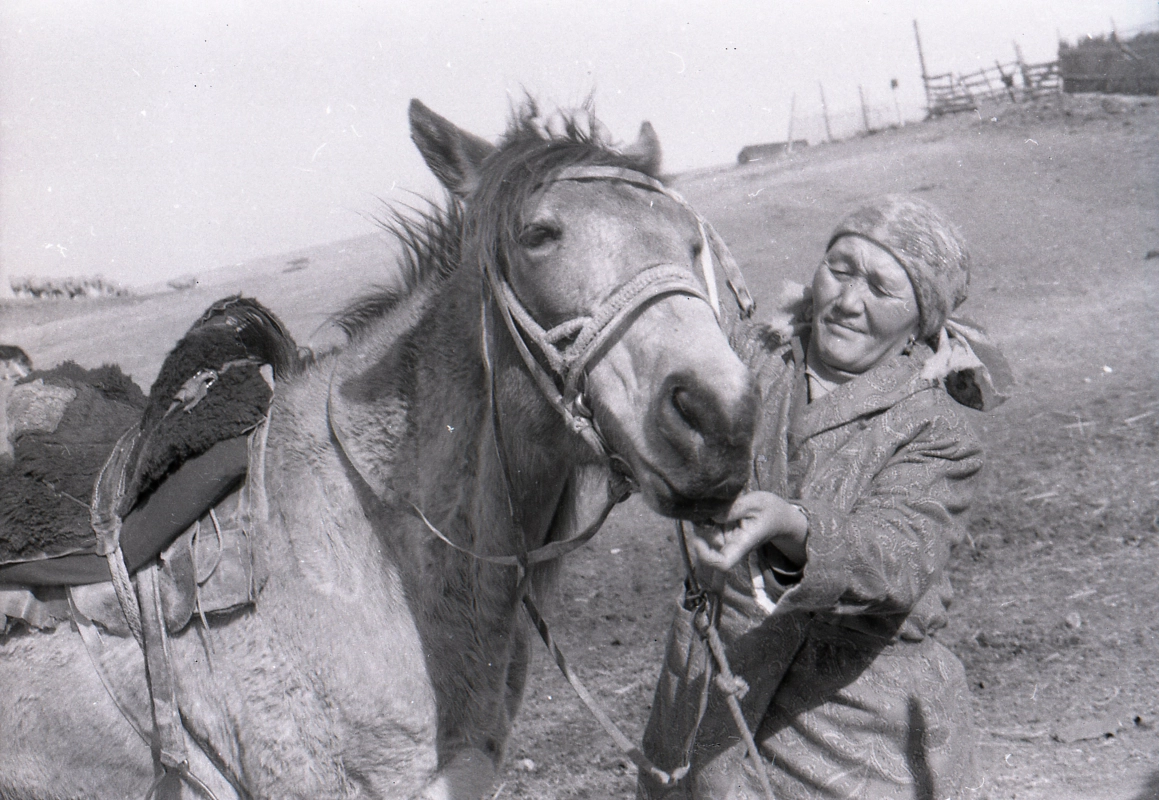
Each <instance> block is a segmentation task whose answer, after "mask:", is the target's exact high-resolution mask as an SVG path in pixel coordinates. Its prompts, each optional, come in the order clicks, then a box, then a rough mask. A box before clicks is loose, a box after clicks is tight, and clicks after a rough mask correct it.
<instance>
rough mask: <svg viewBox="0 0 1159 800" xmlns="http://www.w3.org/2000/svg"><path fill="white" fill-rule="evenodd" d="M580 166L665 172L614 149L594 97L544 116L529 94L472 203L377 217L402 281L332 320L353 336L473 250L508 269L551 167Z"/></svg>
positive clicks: (452, 201) (451, 201)
mask: <svg viewBox="0 0 1159 800" xmlns="http://www.w3.org/2000/svg"><path fill="white" fill-rule="evenodd" d="M579 165H593V166H597V165H598V166H615V167H626V168H629V169H633V170H637V171H642V172H645V173H646V174H648V175H649V176H650V177H653V178H655V177H658V176H657V175H655V174H653V171H652V170H651V169H650V168H649V167H647V166H644V165H641V164H640V163H639V162H638V161H637V160H635V159H633V158H632V157H630V156H626V155H624V154H623V153H621V152H619V151H617V150H615V149H613V147H612V144H611V143H610V141H609V139H608V136H607V134H606V133H605V131H604V128H603V126H602V124H601V123H600V122H599V121H598V120H597V119H596V117H595V114H594V113H593V111H592V109H591V105H590V103H586V104H585V105H584V106H583V107H582V108H580V109H579V110H576V111H559V112H556V113H555V114H552V115H549V116H544V115H542V114H541V113H540V111H539V108H538V106H537V104H536V103H535V102H534V101H533V100H530V99H528V100H526V101H525V102H524V103H523V104H522V105H521V106H519V107H518V108H515V109H513V110H512V113H511V118H510V120H509V122H508V127H507V131H506V132H505V133H504V134H503V136H502V137H501V138H500V142H499V146H498V148H497V149H496V151H495V152H494V153H493V154H492V155H491V156H489V157H488V158H487V160H486V161H485V162H484V164H483V168H482V170H481V175H480V176H479V177H480V182H479V186H478V188H477V189H476V191H475V192H474V194H473V195H472V196H471V198H470V199H469V201H468V202H467V203H466V205H464V203H463V202H461V201H460V200H458V199H457V198H456V197H454V196H453V195H450V194H448V196H447V198H446V200H445V201H444V203H443V204H442V205H439V204H437V203H434V202H431V201H426V207H423V208H415V207H413V206H402V207H387V208H386V210H385V213H384V214H383V215H382V216H375V217H372V219H373V221H374V222H375V223H376V224H378V225H379V226H380V227H381V228H383V230H385V231H386V232H387V233H388V234H389V235H390V236H391V237H392V238H393V239H394V240H395V241H396V242H397V243H398V245H399V255H398V257H397V261H396V266H397V270H398V283H397V284H396V285H394V286H376V287H374V288H373V289H371V291H370V292H368V293H366V294H364V295H363V296H361V297H359V298H357V299H355V300H354V301H353V302H351V303H350V304H349V305H347V306H346V308H345V309H344V310H343V311H341V312H339V313H338V314H337V315H335V316H334V317H333V322H334V323H335V324H337V325H338V327H339V328H341V329H342V330H343V331H344V332H345V333H346V335H347V338H354V337H356V336H358V335H359V334H360V333H362V332H364V331H365V330H366V329H367V328H369V327H370V326H371V325H373V323H374V322H376V321H377V320H379V319H381V318H382V317H384V316H386V315H388V314H389V313H390V312H391V311H393V310H394V309H395V308H397V307H398V305H399V303H400V302H401V301H402V300H403V299H404V298H406V297H407V296H408V295H410V294H411V293H412V292H414V291H415V289H416V288H418V287H419V286H420V285H423V284H424V283H426V282H427V281H435V282H438V281H442V280H444V279H445V278H447V277H448V276H450V275H451V274H453V273H454V272H455V271H456V270H457V269H458V267H459V265H460V263H462V262H463V261H464V260H465V258H467V257H468V256H469V257H471V258H479V259H486V260H489V261H490V262H491V265H492V266H494V267H496V268H497V270H496V271H497V272H498V273H499V274H502V273H503V272H505V271H506V263H507V253H508V252H510V249H511V245H512V243H513V242H514V241H515V240H516V238H517V237H518V236H519V233H520V230H521V229H522V226H523V219H522V212H523V209H524V207H525V205H526V202H527V200H528V199H529V198H530V197H531V196H532V195H534V194H535V192H537V191H538V190H539V189H541V188H542V187H543V185H544V181H546V180H547V179H548V177H549V176H550V175H551V173H553V172H555V171H556V170H558V169H562V168H564V167H569V166H579ZM464 239H466V240H467V241H466V243H465V242H464ZM468 250H469V251H470V252H469V253H468Z"/></svg>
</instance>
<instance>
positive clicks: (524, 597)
mask: <svg viewBox="0 0 1159 800" xmlns="http://www.w3.org/2000/svg"><path fill="white" fill-rule="evenodd" d="M488 289H489V286H488V282H487V280H486V279H485V278H484V280H483V293H482V298H483V301H482V303H481V304H480V322H481V328H482V330H481V335H482V340H483V364H484V370H485V372H486V380H487V383H488V386H489V393H488V401H489V405H490V407H491V409H490V410H491V420H492V433H493V434H494V435H493V440H494V443H495V450H496V454H497V456H498V459H499V463H500V469H501V470H502V473H503V479H504V487H505V489H506V496H507V505H508V509H509V511H510V513H511V519H512V522H513V523H514V524H515V525H516V526H517V530H518V532H519V534H520V536H521V537H522V534H523V527H522V524H521V520H520V518H519V517H517V516H516V513H515V504H514V500H513V498H512V496H511V476H510V473H509V472H508V465H507V458H506V456H505V454H504V452H503V446H502V443H501V436H502V429H501V422H500V420H499V413H498V407H497V406H498V404H497V403H496V402H495V373H494V370H493V369H492V366H491V352H490V347H489V341H488V340H489V339H490V327H491V326H489V325H488V324H487V322H488V310H489V308H490V306H489V305H488V303H487V297H488V294H490V292H489V291H488ZM512 333H513V334H514V332H512ZM516 338H518V337H516ZM591 431H592V433H593V434H594V436H593V437H591V439H594V440H595V442H599V443H600V444H601V445H602V444H603V437H601V436H600V435H599V432H598V431H597V430H596V429H595V425H594V420H593V423H592V426H591ZM585 439H587V440H588V441H589V444H591V445H592V446H593V447H595V442H593V441H591V439H589V437H585ZM603 452H604V453H606V452H607V450H606V449H604V450H603ZM631 491H632V487H631V485H630V483H628V481H627V480H626V479H623V478H621V479H620V480H616V478H615V476H614V475H613V476H611V477H609V479H608V498H607V502H606V503H605V505H604V509H603V511H602V512H601V513H600V514H599V516H598V517H597V518H596V520H595V522H594V523H592V524H591V525H589V526H588V527H587V528H586V529H585V530H584V531H583V533H581V534H579V535H578V536H574V537H572V538H571V539H569V540H567V541H566V542H559V543H550V544H548V545H545V546H543V547H540V548H537V549H536V550H534V551H532V552H531V553H524V554H523V555H521V556H519V566H520V568H521V571H522V576H521V578H520V580H519V584H518V587H517V588H516V596H517V597H518V598H519V599H520V601H521V602H522V604H523V609H524V611H526V612H527V616H528V618H529V619H530V620H531V624H532V625H533V626H535V630H536V632H538V633H539V637H540V638H541V639H542V640H543V644H544V646H545V647H546V648H547V650H548V652H549V653H551V656H552V658H553V659H554V660H555V663H556V666H558V667H559V670H560V672H562V673H563V676H564V678H566V679H567V682H568V684H569V685H570V686H571V688H572V690H573V691H575V693H576V696H577V697H579V699H580V701H581V702H582V703H583V704H584V706H586V707H587V709H588V711H589V712H590V713H591V715H592V716H593V717H595V718H596V721H597V722H599V723H600V727H602V728H603V729H604V731H605V732H606V733H607V734H608V736H610V737H611V738H612V741H614V742H615V743H616V746H617V747H618V748H619V749H620V751H621V752H622V753H623V754H624V755H625V756H627V757H628V758H629V759H631V760H632V763H634V764H635V765H636V768H637V769H639V770H642V771H644V772H646V773H648V774H649V775H651V776H652V777H653V778H655V779H656V780H657V781H659V782H660V783H661V784H663V785H665V786H670V785H673V784H675V783H676V782H678V781H679V780H680V779H681V778H683V777H684V776H685V775H686V774H688V764H687V763H686V764H685V765H684V766H683V767H681V768H680V769H677V770H674V771H673V772H665V771H664V770H662V769H660V768H659V767H657V766H656V765H655V764H653V763H652V762H651V761H650V760H649V759H648V757H647V756H645V755H644V753H643V751H642V750H640V748H639V747H637V746H636V745H634V744H632V742H631V740H630V739H628V737H627V736H626V735H625V734H624V732H623V731H622V730H620V728H619V726H618V725H616V723H615V722H614V721H613V720H612V718H611V717H609V716H608V715H607V713H605V712H604V710H603V709H602V708H601V707H600V706H599V704H598V703H597V702H596V700H595V698H594V697H592V694H591V692H589V691H588V689H587V687H586V686H585V685H584V683H583V681H581V680H580V678H579V676H578V675H576V674H575V672H574V671H573V670H572V668H571V666H570V665H569V664H568V662H567V658H566V657H565V656H564V654H563V650H561V649H560V647H559V645H557V644H556V643H555V639H554V637H552V635H551V629H550V628H549V627H548V624H547V620H545V619H544V618H543V615H542V614H541V613H540V612H539V608H538V607H537V606H536V604H535V600H534V599H533V598H532V597H531V591H530V590H531V571H530V566H531V564H532V563H535V561H539V560H543V561H545V560H548V558H559V557H560V556H562V555H563V553H564V552H566V551H561V552H558V553H556V552H550V554H549V553H548V549H549V548H551V547H552V544H560V545H565V546H568V547H567V551H570V550H571V549H574V547H578V546H579V544H574V545H573V543H583V542H586V541H587V540H588V539H590V538H591V537H592V536H594V535H595V533H596V532H597V531H598V530H599V529H600V528H601V527H602V526H603V524H604V521H605V520H606V519H607V517H608V514H610V513H611V511H612V509H613V508H614V507H615V506H616V505H617V504H619V503H620V502H621V501H623V500H625V499H626V498H627V497H628V496H629V495H630V494H631ZM417 510H418V509H416V511H417ZM419 516H420V517H422V520H423V522H424V523H426V525H427V527H428V528H430V529H431V530H432V531H433V532H434V533H435V535H436V536H438V538H439V539H441V540H442V541H444V542H446V543H447V544H449V545H451V547H453V548H455V549H456V550H460V551H464V548H462V547H460V546H458V545H456V544H454V543H453V542H451V541H450V540H449V539H447V537H445V536H444V535H443V534H442V533H440V532H439V531H438V530H437V529H436V528H435V527H434V526H433V525H431V523H430V521H428V520H427V518H426V517H425V516H423V515H422V512H421V511H419ZM472 555H474V554H473V553H472ZM536 556H539V558H535V557H536ZM476 557H480V556H476ZM481 558H483V559H484V560H493V559H492V558H488V557H481ZM533 558H535V560H534V561H533Z"/></svg>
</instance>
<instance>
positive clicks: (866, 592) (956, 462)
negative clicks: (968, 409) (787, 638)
mask: <svg viewBox="0 0 1159 800" xmlns="http://www.w3.org/2000/svg"><path fill="white" fill-rule="evenodd" d="M939 406H940V408H939ZM947 406H948V403H946V404H945V405H943V404H941V403H937V404H935V407H934V409H929V408H928V407H927V409H926V410H927V411H930V410H934V411H935V413H932V414H929V415H923V416H924V418H921V419H911V420H909V421H908V422H907V423H905V424H903V425H902V430H898V429H897V428H895V427H893V426H892V423H893V422H894V421H895V420H890V423H891V424H889V425H884V426H883V427H885V428H887V429H889V430H890V434H891V435H897V437H898V444H897V446H896V449H894V450H893V453H892V456H891V457H889V458H888V459H887V460H886V462H885V464H884V466H882V467H881V468H880V469H879V470H878V471H877V472H876V474H875V475H873V477H872V478H871V479H870V480H869V482H868V483H867V484H866V485H865V486H864V488H862V489H861V490H860V494H859V496H858V497H857V498H856V500H855V501H854V502H853V503H852V505H851V506H850V505H848V504H846V506H845V507H846V508H848V509H849V510H848V511H847V512H843V511H842V510H841V508H840V507H839V504H838V503H837V502H835V499H834V498H824V497H817V498H807V499H804V500H801V501H795V502H798V503H799V505H800V506H801V507H802V508H803V509H804V511H805V513H806V515H807V516H808V518H809V534H808V538H807V539H806V552H807V556H808V558H807V561H806V563H805V568H804V574H803V575H802V577H801V579H800V582H799V583H797V584H796V585H795V586H793V587H792V588H790V589H789V590H788V591H787V592H786V593H785V594H784V595H783V596H782V597H781V600H780V602H779V603H778V610H779V611H790V610H796V611H822V612H830V613H836V614H840V615H891V616H892V615H904V614H908V613H909V612H910V611H911V610H912V609H913V608H914V606H915V605H917V603H918V601H919V600H921V598H922V596H923V595H925V593H926V591H927V590H928V589H929V588H930V586H931V584H932V583H933V582H934V580H936V579H937V578H938V577H939V576H940V575H941V574H942V570H943V569H944V567H945V565H946V562H947V561H948V559H949V555H950V549H951V547H952V546H953V545H955V544H957V543H958V542H959V541H960V540H961V539H962V537H963V535H964V530H965V526H964V515H965V511H966V510H967V508H968V507H969V504H970V501H971V499H972V495H973V489H974V480H975V478H976V476H977V474H978V472H979V471H980V470H981V468H982V454H981V447H980V445H979V442H978V440H977V437H976V436H975V434H974V433H973V431H972V430H971V427H970V425H969V423H968V422H967V420H966V419H965V418H964V416H963V415H962V414H961V413H956V412H955V410H952V409H950V408H947Z"/></svg>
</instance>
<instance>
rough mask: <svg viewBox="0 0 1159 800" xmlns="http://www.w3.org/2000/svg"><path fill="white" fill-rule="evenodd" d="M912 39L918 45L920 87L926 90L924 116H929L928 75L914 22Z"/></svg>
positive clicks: (916, 26) (916, 24)
mask: <svg viewBox="0 0 1159 800" xmlns="http://www.w3.org/2000/svg"><path fill="white" fill-rule="evenodd" d="M914 39H915V40H916V41H917V43H918V63H919V64H921V65H922V87H923V88H924V89H925V90H926V116H929V114H930V74H929V73H928V72H926V57H925V54H924V53H922V35H921V34H920V33H919V32H918V21H917V20H916V19H915V20H914Z"/></svg>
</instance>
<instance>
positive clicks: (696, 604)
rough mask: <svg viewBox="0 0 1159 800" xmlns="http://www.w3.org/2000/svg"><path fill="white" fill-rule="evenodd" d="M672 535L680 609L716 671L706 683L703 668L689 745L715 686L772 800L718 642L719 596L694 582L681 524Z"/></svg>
mask: <svg viewBox="0 0 1159 800" xmlns="http://www.w3.org/2000/svg"><path fill="white" fill-rule="evenodd" d="M676 532H677V534H678V535H679V538H680V555H681V557H682V558H683V560H684V571H685V578H684V601H683V605H684V608H685V610H686V611H691V612H692V627H693V628H694V629H695V630H696V632H697V634H699V636H700V638H701V639H702V640H703V641H704V643H705V644H706V645H708V649H709V652H711V653H712V660H713V661H715V662H716V666H717V669H718V670H719V673H718V674H717V676H716V679H715V680H712V681H710V679H709V674H708V673H709V670H708V669H707V667H708V666H709V665H707V664H706V669H705V675H704V687H705V688H704V694H703V695H702V696H701V701H700V712H699V715H698V716H697V720H696V728H694V729H693V730H692V733H691V735H690V739H692V740H693V742H694V741H695V737H696V729H697V728H699V727H700V723H701V722H702V721H703V719H704V710H705V708H706V707H707V703H706V700H707V695H708V686H709V684H710V683H715V684H716V687H717V688H718V689H720V690H721V691H722V692H723V693H724V696H725V701H726V702H727V703H728V710H729V712H730V713H731V714H732V721H733V723H735V724H736V729H737V731H738V732H739V733H740V735H741V738H742V739H743V740H744V743H745V749H746V750H747V751H748V756H749V760H750V761H752V766H753V771H754V772H755V773H756V774H757V779H758V780H759V781H760V782H761V790H762V791H763V792H764V795H765V798H766V800H776V795H774V794H773V787H772V786H771V785H770V784H769V776H768V773H767V772H765V766H764V762H763V761H762V759H761V753H760V750H758V749H757V743H756V741H755V740H754V739H753V735H752V732H751V731H749V727H748V723H746V722H745V719H744V713H743V712H742V711H741V707H740V701H741V700H743V699H744V696H745V695H746V694H748V690H749V686H748V683H747V682H745V680H744V678H741V677H739V676H737V675H734V674H733V671H732V668H731V666H729V663H728V655H727V654H726V653H725V649H724V642H722V641H721V639H720V631H719V630H718V629H717V626H718V623H719V622H720V595H719V594H718V593H716V592H710V591H708V590H706V589H704V588H703V587H701V585H700V583H699V581H697V579H696V574H695V572H694V570H693V568H692V558H691V557H690V556H689V553H688V538H687V536H686V535H685V532H684V521H683V520H676ZM691 749H692V747H691V744H690V745H689V746H688V748H687V752H689V753H691Z"/></svg>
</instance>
